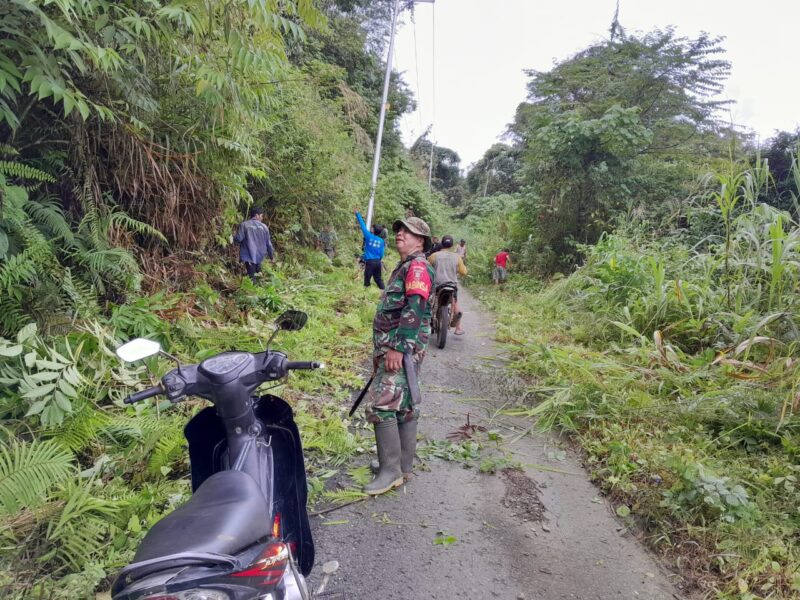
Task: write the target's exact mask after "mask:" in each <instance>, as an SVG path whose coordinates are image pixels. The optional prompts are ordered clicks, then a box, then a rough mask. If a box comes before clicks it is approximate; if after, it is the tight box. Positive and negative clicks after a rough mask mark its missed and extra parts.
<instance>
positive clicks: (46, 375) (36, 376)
mask: <svg viewBox="0 0 800 600" xmlns="http://www.w3.org/2000/svg"><path fill="white" fill-rule="evenodd" d="M59 375H61V374H60V373H54V372H53V371H39V372H38V373H31V374H29V375H28V379H30V380H31V381H35V382H37V383H44V382H45V381H53V380H54V379H58V377H59Z"/></svg>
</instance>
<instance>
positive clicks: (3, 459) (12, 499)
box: [0, 440, 75, 514]
mask: <svg viewBox="0 0 800 600" xmlns="http://www.w3.org/2000/svg"><path fill="white" fill-rule="evenodd" d="M74 473H75V465H74V463H73V456H72V453H71V452H69V451H67V450H65V449H64V448H62V447H61V446H59V445H58V444H57V443H55V442H53V441H49V440H48V441H44V442H40V441H33V442H17V441H13V442H11V443H10V444H6V445H3V446H2V447H0V512H3V513H5V514H13V513H15V512H17V511H19V510H20V509H21V508H23V507H25V508H33V507H34V506H37V505H38V504H40V503H41V502H42V500H43V499H44V498H45V494H46V493H47V492H48V490H50V489H52V488H53V486H55V485H56V484H58V483H60V482H61V481H63V480H64V479H65V478H67V477H69V476H70V475H73V474H74Z"/></svg>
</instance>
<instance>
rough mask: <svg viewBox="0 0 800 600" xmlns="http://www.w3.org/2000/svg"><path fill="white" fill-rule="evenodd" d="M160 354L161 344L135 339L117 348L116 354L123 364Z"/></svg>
mask: <svg viewBox="0 0 800 600" xmlns="http://www.w3.org/2000/svg"><path fill="white" fill-rule="evenodd" d="M159 352H161V344H159V343H158V342H154V341H153V340H146V339H144V338H136V339H135V340H131V341H130V342H127V343H126V344H122V346H120V347H119V348H117V350H116V353H117V356H119V357H120V359H122V360H124V361H125V362H134V361H137V360H142V359H143V358H147V357H148V356H153V355H154V354H158V353H159Z"/></svg>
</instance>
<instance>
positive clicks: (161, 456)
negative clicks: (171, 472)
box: [147, 428, 186, 475]
mask: <svg viewBox="0 0 800 600" xmlns="http://www.w3.org/2000/svg"><path fill="white" fill-rule="evenodd" d="M185 445H186V438H185V437H184V436H183V431H182V430H181V429H178V428H174V429H170V430H169V431H168V432H167V433H166V434H165V435H162V436H161V438H160V439H159V440H158V442H156V445H155V448H153V453H152V455H151V456H150V460H149V461H148V462H147V470H148V471H150V473H151V474H153V475H159V474H161V473H162V472H163V471H162V469H171V467H172V465H173V464H174V463H175V462H176V461H178V460H180V459H181V458H183V457H184V456H186V450H185V448H184V446H185Z"/></svg>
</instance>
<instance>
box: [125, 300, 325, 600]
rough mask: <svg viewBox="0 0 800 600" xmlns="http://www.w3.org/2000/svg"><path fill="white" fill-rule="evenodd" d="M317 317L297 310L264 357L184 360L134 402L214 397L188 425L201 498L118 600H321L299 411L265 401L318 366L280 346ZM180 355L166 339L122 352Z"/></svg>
mask: <svg viewBox="0 0 800 600" xmlns="http://www.w3.org/2000/svg"><path fill="white" fill-rule="evenodd" d="M307 318H308V317H307V315H306V314H305V313H302V312H299V311H287V312H285V313H283V314H282V315H281V316H280V317H278V319H277V321H276V322H275V330H274V332H273V334H272V336H270V338H269V341H268V342H267V344H266V348H267V349H266V350H265V351H264V352H259V353H255V354H252V353H249V352H239V351H231V352H223V353H221V354H218V355H216V356H212V357H210V358H207V359H205V360H204V361H202V362H201V363H199V364H197V365H181V364H180V363H178V366H177V368H175V369H172V370H171V371H169V372H168V373H167V374H166V375H164V377H162V378H161V382H160V383H159V384H158V385H156V386H154V387H151V388H149V389H146V390H143V391H140V392H137V393H134V394H131V395H130V396H129V397H128V398H126V399H125V401H124V402H125V403H126V404H133V403H135V402H140V401H142V400H145V399H147V398H151V397H154V396H161V395H163V396H166V397H167V399H169V401H170V402H171V403H173V404H175V403H178V402H181V401H182V400H184V399H185V398H187V397H188V396H199V397H201V398H205V399H207V400H210V401H211V402H212V403H213V407H207V408H205V409H203V410H202V411H200V412H199V413H198V414H197V415H195V416H194V417H193V418H192V419H191V420H190V421H189V423H188V424H187V425H186V428H185V429H184V433H185V436H186V439H187V441H188V443H189V458H190V463H191V483H192V492H193V493H192V496H191V498H190V499H189V500H188V501H187V502H186V503H185V504H183V505H182V506H180V507H179V508H177V509H176V510H174V511H173V512H172V513H170V514H168V515H167V516H165V517H164V518H163V519H161V520H160V521H159V522H158V523H156V524H155V525H154V526H153V527H152V528H151V529H150V531H149V532H148V533H147V535H145V537H144V539H143V540H142V542H141V544H140V545H139V548H138V549H137V551H136V555H135V557H134V560H133V563H131V564H130V565H128V566H127V567H125V568H124V569H123V570H122V571H121V572H120V573H119V575H118V577H117V579H116V581H115V583H114V585H113V587H112V591H111V594H112V598H113V600H255V599H259V600H296V599H301V600H309V599H310V598H311V595H310V593H309V590H308V587H307V585H306V577H307V576H308V574H309V573H310V571H311V568H312V566H313V564H314V541H313V539H312V537H311V528H310V526H309V520H308V513H307V510H306V499H307V487H306V475H305V464H304V460H303V450H302V447H301V444H300V434H299V432H298V430H297V426H296V424H295V422H294V418H293V415H292V409H291V408H290V406H289V405H288V404H287V403H286V402H285V401H284V400H282V399H280V398H278V397H277V396H273V395H269V394H267V395H261V396H258V397H256V396H254V394H255V391H256V389H257V388H258V387H259V386H260V385H261V384H262V383H265V382H270V381H278V380H280V379H282V378H284V377H287V376H288V374H289V371H292V370H297V369H319V368H323V367H324V365H322V364H321V363H318V362H291V361H289V360H288V359H287V356H286V355H285V354H283V353H282V352H278V351H273V350H270V349H269V345H270V342H271V341H272V339H273V338H274V337H275V334H276V333H277V332H278V331H282V330H283V331H286V330H288V331H296V330H299V329H302V328H303V326H304V325H305V323H306V320H307ZM159 353H160V354H162V355H165V356H168V357H169V358H171V359H172V360H175V361H176V362H177V360H176V359H174V357H171V356H169V355H168V354H166V353H165V352H163V351H162V350H161V347H160V345H159V344H158V343H157V342H154V341H151V340H145V339H141V338H139V339H135V340H132V341H130V342H128V343H126V344H124V345H123V346H121V347H120V348H118V349H117V355H118V356H119V357H120V358H121V359H122V360H124V361H126V362H132V361H136V360H141V359H143V358H146V357H148V356H153V355H155V354H159Z"/></svg>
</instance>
